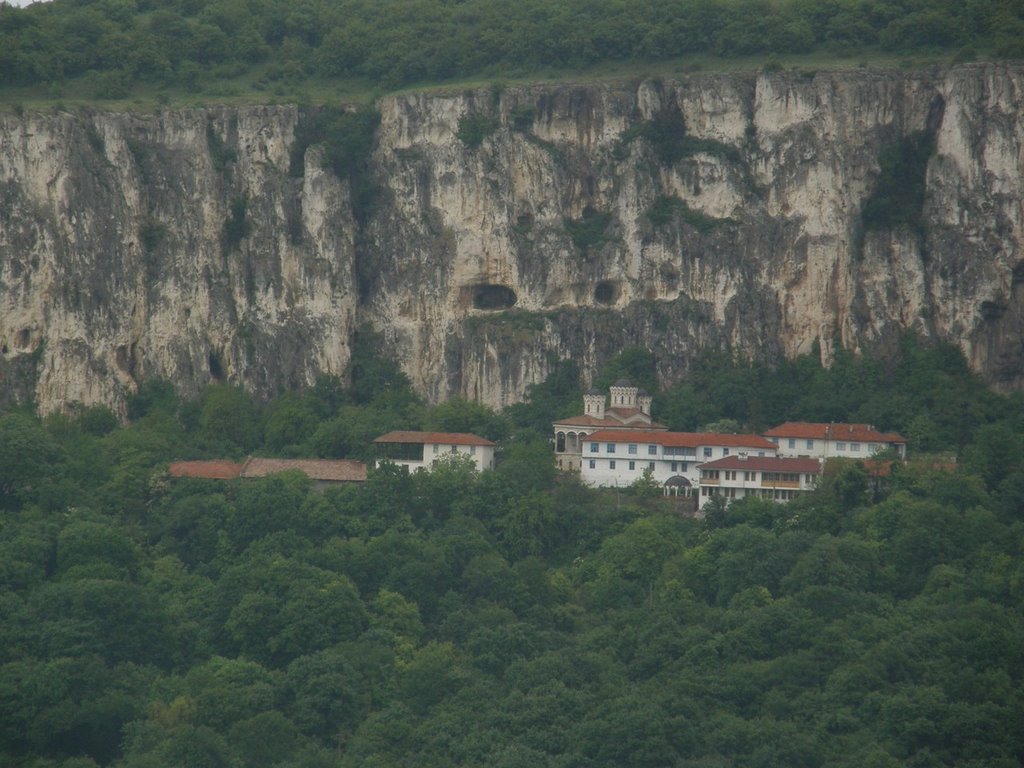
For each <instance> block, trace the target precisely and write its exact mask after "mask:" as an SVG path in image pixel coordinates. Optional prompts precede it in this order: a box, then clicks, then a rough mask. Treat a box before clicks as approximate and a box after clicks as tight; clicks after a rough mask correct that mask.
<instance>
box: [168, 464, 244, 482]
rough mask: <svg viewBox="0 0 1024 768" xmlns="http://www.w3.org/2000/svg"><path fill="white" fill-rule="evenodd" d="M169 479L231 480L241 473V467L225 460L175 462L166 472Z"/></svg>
mask: <svg viewBox="0 0 1024 768" xmlns="http://www.w3.org/2000/svg"><path fill="white" fill-rule="evenodd" d="M167 471H168V472H169V473H170V475H171V477H195V478H200V479H205V480H232V479H234V478H236V477H238V476H239V475H240V474H241V472H242V465H241V464H238V463H236V462H234V461H227V460H225V459H212V460H210V461H175V462H173V463H172V464H171V466H170V467H168V470H167Z"/></svg>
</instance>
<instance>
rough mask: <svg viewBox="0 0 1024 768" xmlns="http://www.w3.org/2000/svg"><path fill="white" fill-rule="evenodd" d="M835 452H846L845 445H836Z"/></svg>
mask: <svg viewBox="0 0 1024 768" xmlns="http://www.w3.org/2000/svg"><path fill="white" fill-rule="evenodd" d="M836 450H837V451H845V450H846V443H836Z"/></svg>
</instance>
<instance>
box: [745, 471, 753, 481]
mask: <svg viewBox="0 0 1024 768" xmlns="http://www.w3.org/2000/svg"><path fill="white" fill-rule="evenodd" d="M753 479H754V473H753V472H744V473H743V480H744V482H747V483H749V482H751V481H753Z"/></svg>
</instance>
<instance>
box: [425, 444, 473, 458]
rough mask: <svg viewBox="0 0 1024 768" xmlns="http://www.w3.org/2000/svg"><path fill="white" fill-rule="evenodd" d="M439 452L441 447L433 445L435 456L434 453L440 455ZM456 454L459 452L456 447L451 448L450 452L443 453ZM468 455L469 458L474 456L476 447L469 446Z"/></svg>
mask: <svg viewBox="0 0 1024 768" xmlns="http://www.w3.org/2000/svg"><path fill="white" fill-rule="evenodd" d="M440 452H441V446H440V445H437V444H435V445H434V453H435V454H436V453H440ZM458 452H459V448H458V446H456V445H453V446H451V450H450V451H445V453H458ZM469 455H470V456H476V446H475V445H471V446H469Z"/></svg>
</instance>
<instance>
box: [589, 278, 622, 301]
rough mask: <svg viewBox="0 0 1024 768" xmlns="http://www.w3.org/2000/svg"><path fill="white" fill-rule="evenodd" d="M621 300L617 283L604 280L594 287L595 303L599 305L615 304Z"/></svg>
mask: <svg viewBox="0 0 1024 768" xmlns="http://www.w3.org/2000/svg"><path fill="white" fill-rule="evenodd" d="M617 298H619V289H618V287H617V286H616V285H615V283H613V282H610V281H608V280H602V281H601V282H599V283H598V284H597V285H596V286H594V301H596V302H597V303H598V304H614V303H615V300H616V299H617Z"/></svg>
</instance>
